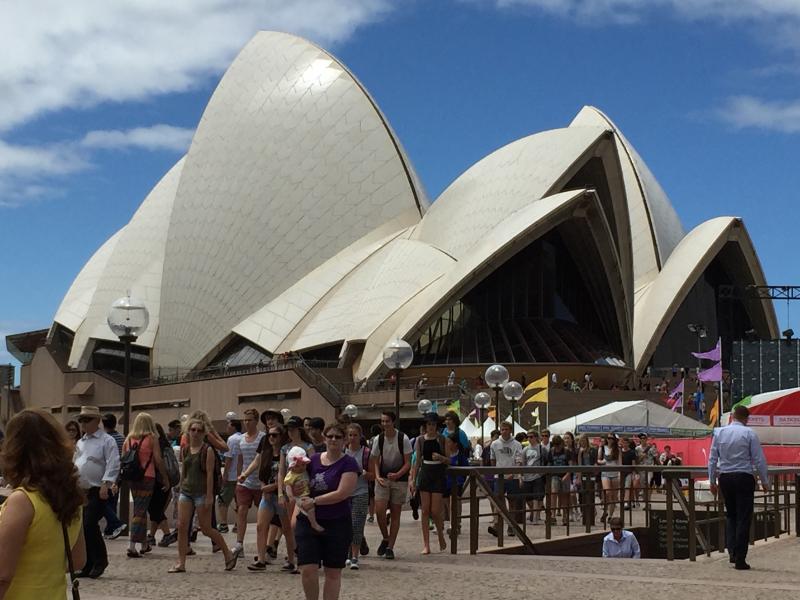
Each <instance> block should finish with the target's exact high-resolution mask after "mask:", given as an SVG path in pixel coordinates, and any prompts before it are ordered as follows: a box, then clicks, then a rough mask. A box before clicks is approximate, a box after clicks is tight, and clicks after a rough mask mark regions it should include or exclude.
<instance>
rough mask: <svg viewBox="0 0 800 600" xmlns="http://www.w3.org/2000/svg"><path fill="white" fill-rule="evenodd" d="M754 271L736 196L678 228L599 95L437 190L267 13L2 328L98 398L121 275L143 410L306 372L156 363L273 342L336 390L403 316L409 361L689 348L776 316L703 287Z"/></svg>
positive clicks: (547, 360) (475, 361) (554, 361)
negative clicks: (179, 138)
mask: <svg viewBox="0 0 800 600" xmlns="http://www.w3.org/2000/svg"><path fill="white" fill-rule="evenodd" d="M753 284H756V285H764V284H766V282H765V279H764V274H763V272H762V269H761V266H760V264H759V260H758V257H757V254H756V251H755V249H754V247H753V243H752V241H751V239H750V237H749V235H748V233H747V229H746V228H745V225H744V223H743V222H742V220H741V219H740V218H737V217H733V216H721V217H717V218H714V219H711V220H709V221H706V222H704V223H701V224H700V225H698V226H697V227H695V228H693V229H692V230H691V231H688V232H687V231H686V230H684V228H683V226H682V225H681V221H680V219H679V217H678V215H677V214H676V212H675V210H674V209H673V207H672V205H671V203H670V200H669V198H668V197H667V195H666V193H665V192H664V190H663V189H662V188H661V186H660V185H659V183H658V182H657V180H656V178H655V177H654V175H653V173H651V171H650V170H649V169H648V167H647V165H646V164H645V163H644V161H643V160H642V158H641V157H640V156H639V155H638V154H637V152H636V150H635V149H634V148H633V146H632V145H631V144H630V143H629V141H628V140H627V139H626V138H625V137H624V135H623V134H622V132H621V131H620V130H619V129H618V128H617V127H616V125H615V124H614V123H613V122H612V121H611V119H609V117H607V116H606V115H605V114H603V113H602V112H601V111H600V110H598V109H596V108H593V107H589V106H587V107H584V108H583V109H581V110H580V111H579V112H578V113H577V115H575V117H574V118H573V120H572V122H570V123H569V124H567V125H566V126H565V127H560V128H556V129H551V130H548V131H544V132H540V133H535V134H533V135H530V136H528V137H524V138H522V139H519V140H516V141H513V142H511V143H509V144H507V145H506V146H503V147H502V148H499V149H497V150H495V151H494V152H492V153H490V154H488V155H487V156H486V157H485V158H483V159H481V160H480V161H478V162H477V163H475V164H474V165H472V166H471V167H470V168H468V169H467V170H466V171H465V172H464V173H463V174H461V175H460V176H459V177H458V178H457V179H455V180H454V181H453V182H452V183H451V184H450V185H449V186H448V187H447V188H446V189H445V190H444V191H443V192H442V193H441V195H440V196H439V197H438V198H436V199H435V200H431V199H430V198H428V196H427V195H426V193H425V190H424V189H423V186H422V184H421V182H420V180H419V178H418V177H417V175H416V173H415V170H414V166H413V164H412V160H411V157H409V156H408V155H407V154H406V152H405V151H404V150H403V146H402V144H401V141H400V140H399V139H398V137H397V136H396V135H395V133H394V132H393V130H392V128H391V125H390V123H389V122H388V120H387V119H386V117H385V115H384V114H383V113H382V112H381V110H380V108H379V107H378V106H377V104H376V103H375V101H374V100H373V98H372V97H371V96H370V95H369V93H368V91H367V90H366V88H365V87H364V85H363V84H362V83H361V82H359V81H358V79H356V77H355V76H354V75H353V74H352V73H350V72H349V71H348V70H347V68H346V67H345V66H344V65H342V64H341V63H340V62H338V61H337V59H336V58H334V57H333V56H332V55H330V54H329V53H327V52H326V51H325V50H322V49H320V48H319V47H317V46H315V45H313V44H312V43H309V42H308V41H305V40H303V39H300V38H298V37H295V36H292V35H287V34H283V33H273V32H268V33H260V34H258V35H257V36H256V37H255V38H253V40H252V41H250V43H248V44H247V46H246V47H245V48H244V49H243V50H242V51H241V53H240V54H239V56H238V57H237V58H236V60H235V61H234V62H233V64H232V65H231V66H230V68H229V69H228V70H227V72H226V73H225V75H224V77H223V78H222V80H221V82H220V84H219V86H218V87H217V89H216V91H215V92H214V94H213V96H212V97H211V99H210V101H209V103H208V105H207V107H206V109H205V112H204V114H203V116H202V119H201V121H200V123H199V124H198V126H197V130H196V133H195V135H194V138H193V141H192V143H191V146H190V148H189V150H188V152H187V153H186V155H185V156H184V157H182V158H181V159H180V160H179V161H178V162H177V163H176V164H175V165H174V166H173V167H172V168H171V169H170V170H169V172H167V173H166V174H165V175H164V177H163V178H162V179H161V181H159V182H158V183H157V184H156V185H155V187H154V188H153V189H152V191H151V192H150V193H149V194H148V196H147V197H146V198H145V199H144V201H143V202H142V204H141V206H140V207H139V209H138V210H137V211H136V213H135V214H134V215H133V217H132V218H131V220H130V222H128V223H127V224H126V225H125V226H124V227H122V228H121V229H120V230H119V231H118V232H117V233H116V234H114V235H113V236H112V237H111V238H110V239H108V241H106V242H105V244H103V245H102V246H101V247H100V248H99V249H98V250H97V251H96V252H95V254H94V255H93V256H92V257H91V259H90V260H89V261H88V262H87V263H86V265H85V266H84V267H83V269H82V270H81V271H80V273H79V274H78V276H77V277H76V278H75V280H74V282H73V284H72V286H71V287H70V289H69V290H68V291H67V293H66V295H65V296H64V299H63V301H62V303H61V305H60V306H59V308H58V310H57V312H56V314H55V317H54V319H53V324H52V327H51V328H50V329H49V330H45V331H42V332H38V335H37V332H29V333H27V334H19V335H16V336H10V337H9V338H8V340H7V344H8V346H9V349H10V350H11V351H12V353H15V354H16V355H17V356H19V357H20V358H21V360H22V362H23V363H24V365H25V366H24V367H23V373H22V378H21V380H22V401H23V402H24V403H26V404H35V405H45V406H51V407H52V408H53V410H54V412H56V411H57V410H63V411H64V412H65V414H66V412H68V410H72V409H70V408H69V407H71V406H74V405H78V404H80V403H82V402H83V403H85V402H86V401H90V402H91V401H94V402H97V403H99V404H103V403H104V402H105V404H106V405H108V406H112V405H115V402H116V401H115V400H114V398H116V394H117V392H116V391H109V390H110V389H111V388H110V387H108V386H105V384H102V383H101V382H100V380H101V379H102V380H103V381H105V379H107V378H105V376H104V375H103V373H104V372H113V371H119V370H121V367H120V366H119V363H120V360H121V358H120V356H121V351H120V349H121V345H120V342H119V340H118V339H117V337H116V336H115V335H114V334H113V333H112V332H111V331H110V329H109V328H108V325H107V323H106V317H107V314H108V309H109V306H110V305H111V303H112V302H113V301H114V300H115V299H117V298H118V297H120V296H123V295H125V293H126V291H127V290H130V291H131V293H132V295H134V296H136V297H138V298H140V299H142V300H143V301H144V303H145V304H146V306H147V307H148V309H149V312H150V322H149V326H148V327H147V330H146V331H145V332H144V333H143V334H142V335H141V336H140V337H139V338H138V340H137V342H136V346H135V347H134V363H135V364H134V367H135V372H136V373H137V374H138V376H140V377H143V378H147V381H148V384H147V385H146V386H142V387H141V388H136V389H135V390H134V402H135V403H136V402H137V401H138V403H139V404H140V405H142V406H147V407H149V408H150V409H151V410H157V409H158V408H159V407H160V406H162V404H163V406H164V407H166V406H174V407H176V410H179V411H183V410H186V408H185V407H187V406H192V407H194V406H200V407H206V408H208V409H210V410H213V411H214V412H215V413H220V411H223V409H226V408H229V407H230V406H236V404H237V403H240V402H243V401H246V400H247V399H248V398H255V397H258V398H261V399H262V400H264V401H265V402H267V403H269V402H270V401H272V400H274V399H275V398H278V401H287V402H288V401H289V400H291V398H293V397H294V398H297V396H298V395H302V394H306V393H310V392H309V390H312V389H317V388H319V387H320V386H319V385H317V386H316V388H315V386H314V385H313V381H312V382H311V383H309V381H311V380H312V379H313V377H310V376H309V374H308V373H306V375H305V379H304V381H305V383H303V384H302V385H301V383H293V382H292V381H291V380H290V379H291V376H290V375H287V376H285V377H284V378H283V379H282V380H281V381H280V382H277V381H275V382H272V383H270V381H268V380H266V379H264V380H262V381H261V383H259V384H254V387H253V386H251V387H250V388H247V385H248V384H246V383H236V384H235V385H233V384H231V385H229V391H227V392H225V391H223V388H219V389H217V390H216V391H213V392H210V391H203V389H206V390H207V389H208V387H207V386H209V385H212V384H213V383H214V381H216V379H213V378H209V379H205V380H204V379H202V378H199V377H195V378H194V379H192V382H193V383H192V384H191V385H193V386H195V387H194V388H192V389H191V390H189V388H186V387H184V388H181V389H177V388H175V386H180V385H183V386H187V385H189V384H188V383H180V382H179V381H177V380H176V378H172V379H169V378H167V377H165V374H175V373H195V374H197V373H211V372H214V371H215V369H216V372H218V374H219V377H218V378H217V379H224V378H229V379H230V378H234V379H235V378H238V379H239V380H241V379H243V378H246V377H249V376H250V375H244V374H241V373H237V372H236V369H237V368H240V367H245V366H248V365H260V366H264V365H274V364H275V363H276V358H277V357H285V356H287V355H290V356H292V357H299V358H301V359H302V360H303V361H305V364H306V365H314V364H325V365H328V367H326V369H325V370H324V373H323V375H324V377H323V376H322V375H319V376H320V377H321V378H322V379H325V380H326V382H333V383H334V384H335V385H334V387H337V386H339V384H341V383H342V382H347V381H349V382H350V384H351V388H350V389H351V390H352V383H353V382H363V381H364V380H367V381H368V382H373V381H378V380H381V379H382V378H384V377H385V376H386V367H384V365H383V363H382V351H383V348H384V347H385V346H386V345H387V343H389V342H390V341H391V340H393V339H395V338H397V337H400V338H403V339H405V340H406V341H408V342H409V343H410V344H411V345H412V347H413V349H414V361H413V363H412V367H411V369H412V372H414V371H413V369H417V372H419V371H420V370H428V372H430V373H433V372H440V371H441V370H442V369H443V370H445V371H449V370H450V369H451V368H456V369H459V370H460V372H466V371H467V370H469V368H472V367H474V369H475V372H476V373H477V372H478V371H479V370H480V369H482V368H485V366H486V365H488V364H491V363H495V362H498V363H502V364H505V365H506V366H509V368H510V369H512V374H513V373H514V369H515V368H516V369H517V372H519V369H520V368H523V366H524V368H525V369H526V370H527V375H528V379H530V378H531V377H533V376H535V375H536V374H538V373H540V372H545V371H546V372H550V371H558V370H559V369H563V370H564V371H565V372H567V371H568V370H569V369H570V368H572V369H576V370H580V371H585V370H587V368H600V367H602V369H603V372H604V373H605V374H606V376H607V377H610V379H613V380H615V381H616V382H620V383H621V382H632V381H636V380H637V378H639V377H641V376H642V375H644V374H645V373H646V372H647V369H648V367H655V368H659V367H671V366H672V365H675V364H679V365H684V364H689V361H690V360H691V359H690V356H689V351H690V350H693V349H696V345H697V339H696V337H695V333H692V332H690V331H689V330H688V329H687V324H691V323H702V324H704V327H705V328H706V330H707V337H708V338H709V339H710V340H715V339H716V338H717V336H721V337H722V338H723V340H726V339H727V340H732V339H735V338H741V337H743V336H744V334H745V332H749V334H750V335H756V336H758V337H761V338H763V339H773V338H776V337H778V335H779V334H778V326H777V322H776V319H775V314H774V311H773V308H772V305H771V303H769V302H768V301H761V300H737V299H735V298H734V299H730V298H728V299H724V298H722V297H721V295H720V292H719V290H720V288H721V287H722V286H736V287H745V286H748V285H753ZM37 361H38V362H39V363H41V364H39V365H37ZM287 364H289V363H287ZM292 364H293V363H292ZM37 367H38V368H39V369H40V370H41V372H42V373H45V374H49V375H48V376H53V377H57V378H58V377H60V378H61V379H60V380H59V381H61V383H58V386H57V388H53V387H52V386H50V387H47V386H45V387H42V386H43V384H42V383H40V382H39V378H38V376H37V375H36V369H37ZM309 368H310V367H309ZM436 369H439V371H436ZM288 370H289V371H292V369H291V368H290V369H288ZM312 370H313V369H312ZM256 371H258V369H256ZM265 371H267V370H266V369H265ZM277 371H280V369H277ZM274 373H275V371H273V375H274ZM258 375H259V373H255V375H252V376H258ZM301 375H302V374H301ZM112 379H113V378H112ZM178 379H180V378H178ZM298 381H299V380H298ZM159 382H161V385H159ZM204 382H205V383H204ZM81 383H84V384H85V385H82V386H81V385H79V384H81ZM91 385H94V386H95V387H94V391H93V392H92V393H93V394H94V400H92V399H91V398H89V399H88V400H87V396H90V395H91V394H89V393H87V392H86V390H87V389H91V388H90V386H91ZM203 385H205V386H206V388H202V386H203ZM26 386H27V389H26ZM37 386H39V388H38V391H37ZM170 386H172V387H171V389H170V391H161V392H159V391H158V388H159V387H167V388H169V387H170ZM243 386H244V387H243ZM276 386H278V387H276ZM281 386H282V387H281ZM245 388H247V389H249V391H242V390H245ZM301 388H302V393H301V392H297V394H294V393H293V390H295V389H298V390H300V389H301ZM306 388H309V389H308V390H307V389H306ZM101 389H102V390H106V391H105V392H101ZM342 389H344V388H342ZM81 390H84V393H83V394H81V393H80V392H81ZM317 391H319V390H318V389H317ZM272 392H275V394H278V392H280V393H281V394H283V396H282V398H279V396H280V394H278V396H274V397H271V396H270V394H271V393H272ZM103 394H110V396H109V397H108V399H104V398H103V397H102V396H103ZM147 394H149V395H147ZM248 394H249V396H248ZM137 395H138V396H137ZM81 396H83V397H81ZM211 396H215V398H211ZM137 397H138V398H139V399H138V400H137ZM318 399H319V401H320V402H323V403H324V402H326V401H327V403H328V404H329V405H330V407H329V408H330V409H331V410H334V409H336V408H338V407H336V406H333V405H334V404H335V403H336V401H335V400H332V399H331V398H329V397H328V396H327V395H325V394H322V395H321V396H320V397H319V398H318ZM159 403H162V404H159ZM215 403H216V404H215ZM304 410H306V409H304ZM326 410H327V409H326ZM317 412H320V411H317ZM323 412H324V411H323ZM220 414H224V412H221V413H220ZM220 414H217V415H216V416H217V418H219V417H220Z"/></svg>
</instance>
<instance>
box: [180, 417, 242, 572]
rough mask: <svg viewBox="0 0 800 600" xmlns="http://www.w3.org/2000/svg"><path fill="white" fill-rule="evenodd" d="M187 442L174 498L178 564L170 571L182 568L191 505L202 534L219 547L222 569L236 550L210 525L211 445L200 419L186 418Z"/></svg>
mask: <svg viewBox="0 0 800 600" xmlns="http://www.w3.org/2000/svg"><path fill="white" fill-rule="evenodd" d="M185 433H186V437H187V443H186V446H185V447H183V448H181V484H180V488H181V495H180V498H179V500H178V564H177V565H175V566H174V567H172V568H171V569H170V570H169V572H170V573H185V572H186V556H187V554H188V553H189V526H190V524H191V522H192V509H193V508H194V509H196V510H197V519H198V521H200V529H201V530H202V532H203V535H206V536H208V537H210V538H211V542H212V543H213V544H215V545H216V546H218V547H219V548H220V549H221V550H222V554H223V556H224V557H225V570H226V571H232V570H233V569H234V568H235V567H236V559H237V558H238V554H234V553H233V552H231V551H230V549H228V545H227V544H226V543H225V539H224V538H223V537H222V534H221V533H220V532H219V531H217V530H216V529H214V528H213V527H211V509H212V508H213V504H214V449H213V448H212V447H211V446H210V445H209V444H208V443H207V442H206V435H207V434H208V430H207V429H206V425H205V422H204V421H203V419H199V418H190V419H189V420H188V421H187V422H186V429H185Z"/></svg>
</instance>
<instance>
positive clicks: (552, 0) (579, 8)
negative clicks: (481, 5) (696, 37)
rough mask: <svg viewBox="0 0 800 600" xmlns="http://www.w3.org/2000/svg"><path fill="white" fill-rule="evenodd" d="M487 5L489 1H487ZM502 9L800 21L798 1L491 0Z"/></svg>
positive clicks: (612, 17) (590, 16)
mask: <svg viewBox="0 0 800 600" xmlns="http://www.w3.org/2000/svg"><path fill="white" fill-rule="evenodd" d="M484 1H487V0H484ZM488 1H489V2H491V3H493V4H495V5H496V6H498V7H500V8H512V7H530V8H535V9H539V10H542V11H544V12H548V13H551V14H555V15H558V16H565V17H570V18H577V19H581V20H588V21H604V22H609V21H610V22H623V23H630V22H634V21H638V20H640V19H642V18H644V17H646V16H648V15H652V14H654V13H655V12H656V11H663V10H669V11H672V12H674V13H675V14H676V15H677V16H680V17H683V18H688V19H706V18H713V19H722V20H742V19H744V20H765V19H766V20H772V19H786V18H789V19H797V20H800V2H798V1H797V0H488Z"/></svg>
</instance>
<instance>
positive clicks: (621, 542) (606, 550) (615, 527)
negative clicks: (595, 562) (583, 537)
mask: <svg viewBox="0 0 800 600" xmlns="http://www.w3.org/2000/svg"><path fill="white" fill-rule="evenodd" d="M608 525H609V527H610V528H611V533H609V534H608V535H607V536H606V537H604V538H603V558H642V552H641V550H640V549H639V542H638V541H637V539H636V536H635V535H633V533H631V532H630V531H626V530H625V529H623V528H622V519H620V518H619V517H611V519H609V521H608Z"/></svg>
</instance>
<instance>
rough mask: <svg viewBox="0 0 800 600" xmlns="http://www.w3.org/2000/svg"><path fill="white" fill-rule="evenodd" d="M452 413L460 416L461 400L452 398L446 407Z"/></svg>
mask: <svg viewBox="0 0 800 600" xmlns="http://www.w3.org/2000/svg"><path fill="white" fill-rule="evenodd" d="M448 408H449V409H450V410H452V411H453V412H454V413H456V414H457V415H458V416H459V417H460V416H461V400H460V399H459V400H453V401H452V402H451V403H450V406H449V407H448Z"/></svg>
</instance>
